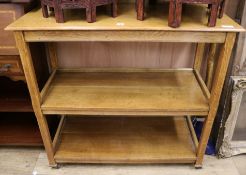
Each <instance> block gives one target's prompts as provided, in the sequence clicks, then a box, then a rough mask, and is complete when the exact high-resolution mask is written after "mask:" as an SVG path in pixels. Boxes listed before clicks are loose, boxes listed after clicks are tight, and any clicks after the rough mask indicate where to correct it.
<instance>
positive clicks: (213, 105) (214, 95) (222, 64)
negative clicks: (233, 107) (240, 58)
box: [195, 33, 236, 167]
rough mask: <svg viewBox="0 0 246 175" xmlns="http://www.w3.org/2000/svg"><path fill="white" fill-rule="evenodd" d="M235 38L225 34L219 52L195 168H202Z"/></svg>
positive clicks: (231, 34) (234, 35)
mask: <svg viewBox="0 0 246 175" xmlns="http://www.w3.org/2000/svg"><path fill="white" fill-rule="evenodd" d="M235 37H236V34H235V33H227V37H226V41H225V43H224V44H223V46H222V48H221V50H220V55H219V59H218V66H217V67H216V72H215V76H214V83H213V86H212V90H211V98H210V102H209V104H210V110H209V114H208V117H207V118H206V119H205V123H204V127H203V129H202V135H201V139H200V144H199V147H198V151H197V160H196V164H195V166H196V167H200V166H202V160H203V156H204V153H205V149H206V146H207V142H208V138H209V135H210V132H211V129H212V126H213V121H214V118H215V115H216V112H217V108H218V105H219V100H220V95H221V91H222V88H223V85H224V80H225V76H226V72H227V67H228V64H229V60H230V56H231V52H232V48H233V46H234V42H235Z"/></svg>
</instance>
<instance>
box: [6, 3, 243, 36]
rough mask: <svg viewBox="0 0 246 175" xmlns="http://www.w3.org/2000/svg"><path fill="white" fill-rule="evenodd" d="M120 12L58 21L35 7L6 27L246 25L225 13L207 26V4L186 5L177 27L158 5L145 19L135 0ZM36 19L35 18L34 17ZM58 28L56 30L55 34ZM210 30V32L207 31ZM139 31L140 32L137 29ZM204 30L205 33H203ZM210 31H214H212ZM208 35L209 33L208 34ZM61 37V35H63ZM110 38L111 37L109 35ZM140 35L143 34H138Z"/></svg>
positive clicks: (224, 28)
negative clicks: (112, 15) (94, 18)
mask: <svg viewBox="0 0 246 175" xmlns="http://www.w3.org/2000/svg"><path fill="white" fill-rule="evenodd" d="M119 12H120V14H119V16H118V17H117V18H109V17H108V15H105V13H104V12H102V13H101V14H100V13H98V14H97V22H95V23H93V24H89V23H87V22H86V21H85V20H83V19H81V11H80V10H78V11H72V12H71V11H70V12H68V13H69V14H67V15H68V18H69V19H71V20H68V21H67V22H65V23H63V24H58V23H56V22H55V19H54V18H51V17H50V18H48V19H46V18H43V16H42V13H41V10H40V9H36V10H33V11H32V12H30V13H28V14H26V15H25V16H23V17H21V18H20V19H19V20H18V21H15V22H14V23H12V24H11V25H10V26H8V28H7V30H23V31H46V32H47V31H56V32H58V31H70V30H73V31H102V33H103V32H104V31H110V30H112V31H115V30H117V31H129V30H138V31H152V32H154V33H155V32H158V31H170V32H176V31H178V32H199V33H201V32H208V33H209V32H212V33H214V32H218V33H219V32H241V31H244V29H243V28H242V27H241V26H240V25H239V24H237V23H236V22H234V21H233V20H232V19H230V18H229V17H228V16H226V15H225V16H224V17H223V18H222V19H220V20H218V22H217V26H216V27H207V25H206V24H207V17H206V13H207V8H206V7H204V6H193V5H190V6H187V9H186V12H185V13H184V14H183V15H184V16H183V21H182V26H180V27H179V28H177V29H174V28H171V27H168V24H167V23H168V22H167V11H165V10H163V7H161V6H159V7H157V8H155V9H152V11H150V13H152V14H153V15H152V14H150V16H151V17H149V18H147V19H146V20H144V21H138V20H136V11H135V8H134V4H120V5H119ZM33 19H35V20H33ZM56 32H53V35H55V33H56ZM208 33H207V34H208ZM135 34H136V35H138V34H137V33H135ZM201 34H202V33H201ZM210 34H211V33H210ZM208 35H209V34H208ZM61 37H62V36H61ZM108 39H110V38H108ZM139 39H140V38H139Z"/></svg>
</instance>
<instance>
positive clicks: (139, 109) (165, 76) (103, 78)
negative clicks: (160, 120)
mask: <svg viewBox="0 0 246 175" xmlns="http://www.w3.org/2000/svg"><path fill="white" fill-rule="evenodd" d="M41 108H42V110H43V112H44V114H84V115H87V114H88V115H90V114H92V115H94V114H97V115H125V114H127V115H163V116H165V115H166V116H167V115H171V114H173V115H188V114H189V115H207V113H208V110H209V104H208V99H207V98H206V97H205V96H204V94H203V91H202V89H201V87H200V85H199V83H198V82H197V79H196V77H195V75H194V73H193V70H167V71H165V70H159V71H155V72H154V71H153V72H151V71H147V72H146V70H145V71H144V70H143V71H139V72H114V71H113V72H100V71H99V72H61V71H58V72H57V73H56V75H55V76H54V79H53V81H52V82H51V84H50V87H49V89H48V91H47V94H46V96H45V97H44V99H43V104H42V105H41Z"/></svg>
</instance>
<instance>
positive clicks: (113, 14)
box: [111, 0, 117, 18]
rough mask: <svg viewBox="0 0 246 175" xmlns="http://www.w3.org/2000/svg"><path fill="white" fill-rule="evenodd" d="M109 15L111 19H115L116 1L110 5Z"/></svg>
mask: <svg viewBox="0 0 246 175" xmlns="http://www.w3.org/2000/svg"><path fill="white" fill-rule="evenodd" d="M111 15H112V17H114V18H115V17H117V0H114V1H113V3H112V4H111Z"/></svg>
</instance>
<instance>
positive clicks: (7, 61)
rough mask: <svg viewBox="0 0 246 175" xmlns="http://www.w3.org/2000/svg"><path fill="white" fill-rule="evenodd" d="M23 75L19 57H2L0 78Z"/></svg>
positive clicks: (0, 59) (0, 60)
mask: <svg viewBox="0 0 246 175" xmlns="http://www.w3.org/2000/svg"><path fill="white" fill-rule="evenodd" d="M2 75H23V69H22V65H21V61H20V57H19V56H0V76H2Z"/></svg>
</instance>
